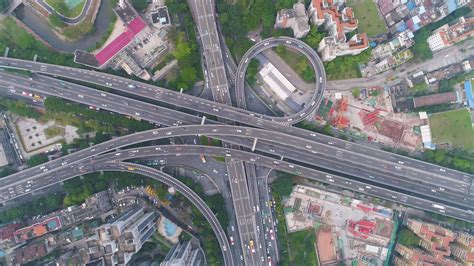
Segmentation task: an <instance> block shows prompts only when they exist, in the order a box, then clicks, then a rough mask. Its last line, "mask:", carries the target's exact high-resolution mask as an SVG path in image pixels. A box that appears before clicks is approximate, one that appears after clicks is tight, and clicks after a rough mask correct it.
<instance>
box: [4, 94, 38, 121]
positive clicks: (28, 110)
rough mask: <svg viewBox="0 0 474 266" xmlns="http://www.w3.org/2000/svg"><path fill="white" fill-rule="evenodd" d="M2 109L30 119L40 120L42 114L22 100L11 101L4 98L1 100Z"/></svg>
mask: <svg viewBox="0 0 474 266" xmlns="http://www.w3.org/2000/svg"><path fill="white" fill-rule="evenodd" d="M0 108H1V109H4V110H8V111H10V112H11V113H14V114H16V115H19V116H24V117H28V118H33V119H38V118H40V117H41V113H39V112H38V111H36V109H34V108H33V107H31V106H28V105H27V104H26V102H25V101H21V100H11V99H8V98H3V97H2V98H0Z"/></svg>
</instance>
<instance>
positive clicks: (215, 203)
mask: <svg viewBox="0 0 474 266" xmlns="http://www.w3.org/2000/svg"><path fill="white" fill-rule="evenodd" d="M178 179H179V180H180V181H181V182H183V183H184V184H186V186H188V187H189V188H191V189H192V190H193V191H194V192H196V193H197V194H198V195H199V197H201V198H202V199H203V200H204V201H205V202H206V204H207V206H209V208H210V209H211V210H212V212H213V213H214V214H215V215H216V217H217V219H218V220H219V223H220V224H221V226H222V227H223V228H227V227H228V226H229V216H228V213H227V209H226V208H225V205H224V204H223V202H224V200H223V198H222V195H220V194H216V195H212V196H207V195H206V194H204V189H203V188H202V186H201V185H200V184H198V183H195V182H194V181H193V180H192V179H190V178H185V177H182V176H178ZM177 196H178V197H179V199H180V200H182V201H186V202H187V201H188V200H187V199H186V198H184V197H182V195H181V194H177ZM191 209H192V215H193V224H194V225H195V226H197V227H198V233H199V236H200V238H201V240H202V243H203V246H204V251H205V253H206V260H207V262H208V264H209V265H221V264H222V263H223V261H222V256H221V253H220V248H219V245H218V242H217V239H216V237H215V235H214V232H213V231H212V228H211V226H210V225H209V223H208V222H207V220H206V219H205V218H204V216H203V215H202V213H201V212H200V211H199V210H198V209H197V208H196V207H195V206H194V205H192V207H191Z"/></svg>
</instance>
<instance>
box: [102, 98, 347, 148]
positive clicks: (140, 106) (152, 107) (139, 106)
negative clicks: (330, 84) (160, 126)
mask: <svg viewBox="0 0 474 266" xmlns="http://www.w3.org/2000/svg"><path fill="white" fill-rule="evenodd" d="M101 95H103V93H101ZM139 107H140V108H141V107H142V106H139ZM152 108H153V107H152ZM349 145H351V144H349Z"/></svg>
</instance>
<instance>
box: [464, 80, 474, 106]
mask: <svg viewBox="0 0 474 266" xmlns="http://www.w3.org/2000/svg"><path fill="white" fill-rule="evenodd" d="M472 83H474V79H468V80H466V81H465V82H464V92H465V94H466V102H467V105H468V106H469V108H471V109H474V97H473V92H472V87H473V86H472Z"/></svg>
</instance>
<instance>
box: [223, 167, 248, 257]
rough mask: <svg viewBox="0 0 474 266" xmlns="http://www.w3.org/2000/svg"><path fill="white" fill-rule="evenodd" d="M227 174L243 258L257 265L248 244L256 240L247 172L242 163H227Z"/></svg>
mask: <svg viewBox="0 0 474 266" xmlns="http://www.w3.org/2000/svg"><path fill="white" fill-rule="evenodd" d="M226 165H227V172H228V174H229V179H230V181H231V182H230V186H231V191H232V199H233V201H234V207H235V214H236V218H237V224H238V231H239V235H240V240H241V243H240V244H241V247H242V250H243V251H244V252H243V256H244V259H245V261H246V262H247V264H250V265H255V258H254V257H253V256H252V254H251V253H249V252H246V251H248V248H246V247H247V245H248V244H247V243H249V242H250V240H252V239H254V238H255V232H254V230H253V226H252V219H251V216H250V215H249V214H250V213H251V211H250V209H251V208H250V204H249V196H248V190H247V184H246V176H245V171H244V169H243V163H242V162H227V163H226Z"/></svg>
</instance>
